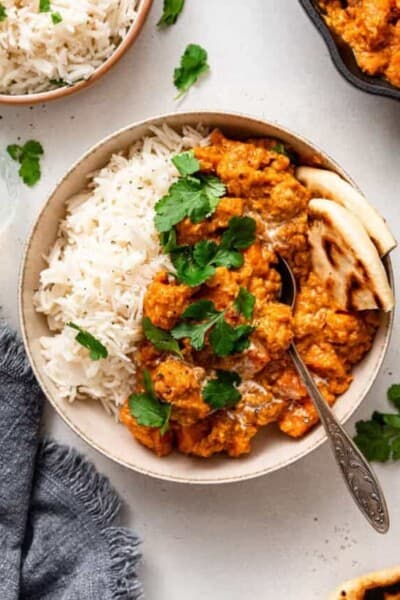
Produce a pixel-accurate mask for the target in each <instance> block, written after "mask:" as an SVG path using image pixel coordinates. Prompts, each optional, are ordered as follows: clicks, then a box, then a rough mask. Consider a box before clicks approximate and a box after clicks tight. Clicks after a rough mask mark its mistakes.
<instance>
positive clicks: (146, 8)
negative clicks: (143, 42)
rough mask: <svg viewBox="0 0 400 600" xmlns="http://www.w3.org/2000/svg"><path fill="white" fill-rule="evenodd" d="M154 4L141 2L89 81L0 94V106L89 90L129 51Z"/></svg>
mask: <svg viewBox="0 0 400 600" xmlns="http://www.w3.org/2000/svg"><path fill="white" fill-rule="evenodd" d="M152 4H153V0H139V5H138V9H137V17H136V20H135V21H134V22H133V23H132V25H131V26H130V28H129V30H128V32H127V34H126V36H125V37H124V39H123V40H122V41H121V43H120V44H119V46H117V48H116V49H115V50H114V52H113V53H112V54H111V56H109V57H108V59H107V60H106V61H105V62H103V63H102V64H101V65H100V66H99V67H98V68H97V69H95V71H93V73H92V74H91V75H90V77H89V78H88V79H85V80H84V81H79V82H77V83H75V84H73V85H71V86H65V87H61V88H57V89H55V90H50V91H48V92H38V93H37V94H16V95H10V94H0V105H1V104H5V105H11V106H18V105H19V106H21V105H33V104H39V103H40V102H51V101H53V100H60V99H61V98H66V97H67V96H71V95H72V94H75V93H77V92H80V91H82V90H85V89H87V88H88V87H90V86H91V85H93V84H94V83H95V82H96V81H98V80H99V79H100V78H101V77H103V75H105V74H106V73H108V71H109V70H110V69H111V68H112V67H113V66H114V65H115V64H116V63H117V62H118V61H119V60H120V59H121V58H122V57H123V56H124V54H125V53H126V52H127V51H128V50H129V48H130V47H131V46H132V44H133V43H134V41H135V40H136V38H137V37H138V35H139V33H140V32H141V30H142V28H143V26H144V24H145V22H146V19H147V17H148V14H149V12H150V8H151V6H152Z"/></svg>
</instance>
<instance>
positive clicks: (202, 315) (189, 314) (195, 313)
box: [182, 299, 221, 321]
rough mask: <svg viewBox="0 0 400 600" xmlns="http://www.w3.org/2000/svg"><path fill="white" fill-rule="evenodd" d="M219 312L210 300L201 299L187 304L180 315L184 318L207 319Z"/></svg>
mask: <svg viewBox="0 0 400 600" xmlns="http://www.w3.org/2000/svg"><path fill="white" fill-rule="evenodd" d="M220 314H221V312H220V311H219V310H217V309H216V308H215V306H214V302H212V301H211V300H206V299H202V300H198V301H197V302H193V304H190V306H188V307H187V309H186V310H185V311H184V312H183V314H182V317H183V318H184V319H194V320H196V321H201V320H202V319H208V318H210V317H214V316H215V315H220Z"/></svg>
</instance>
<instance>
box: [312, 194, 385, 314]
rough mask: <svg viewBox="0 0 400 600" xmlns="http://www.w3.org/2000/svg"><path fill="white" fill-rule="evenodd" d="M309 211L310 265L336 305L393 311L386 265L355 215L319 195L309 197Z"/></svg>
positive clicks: (344, 307) (342, 307)
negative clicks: (310, 198)
mask: <svg viewBox="0 0 400 600" xmlns="http://www.w3.org/2000/svg"><path fill="white" fill-rule="evenodd" d="M308 214H309V224H310V227H309V236H308V238H309V243H310V246H311V256H312V263H313V268H314V271H315V272H316V273H317V274H318V275H319V277H320V278H321V280H322V281H323V282H324V284H325V286H326V288H327V289H328V290H329V292H330V293H331V295H332V296H333V297H334V298H335V300H336V302H337V304H338V306H339V308H341V309H343V310H356V311H358V310H369V309H382V310H383V311H386V312H387V311H390V310H392V308H393V305H394V297H393V292H392V289H391V287H390V284H389V280H388V276H387V274H386V271H385V267H384V266H383V263H382V261H381V258H380V256H379V254H378V251H377V249H376V247H375V245H374V244H373V243H372V241H371V239H370V238H369V236H368V234H367V232H366V231H365V229H364V227H363V225H362V224H361V222H360V221H359V220H358V219H357V217H355V216H354V214H353V213H352V212H350V211H349V210H348V209H347V208H344V207H343V206H341V205H340V204H337V203H336V202H333V201H332V200H326V199H320V198H315V199H313V200H311V202H310V204H309V208H308Z"/></svg>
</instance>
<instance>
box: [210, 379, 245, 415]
mask: <svg viewBox="0 0 400 600" xmlns="http://www.w3.org/2000/svg"><path fill="white" fill-rule="evenodd" d="M240 383H241V379H240V377H239V375H238V374H237V373H235V372H230V371H217V378H216V379H211V380H210V381H208V383H206V385H205V386H204V387H203V390H202V396H203V399H204V401H205V402H207V404H209V405H210V406H211V407H212V408H214V409H216V410H218V409H221V408H226V407H227V406H228V407H231V406H235V405H236V404H237V403H238V402H239V400H240V399H241V397H242V395H241V393H240V392H239V390H238V389H237V386H238V385H240Z"/></svg>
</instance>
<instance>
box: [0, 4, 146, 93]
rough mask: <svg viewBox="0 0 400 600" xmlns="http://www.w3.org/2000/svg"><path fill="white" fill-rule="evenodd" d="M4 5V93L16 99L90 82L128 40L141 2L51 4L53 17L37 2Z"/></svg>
mask: <svg viewBox="0 0 400 600" xmlns="http://www.w3.org/2000/svg"><path fill="white" fill-rule="evenodd" d="M1 4H2V6H3V7H4V8H5V11H6V18H5V19H4V20H3V21H0V93H2V94H12V95H15V94H33V93H38V92H43V91H47V90H49V89H52V88H55V87H57V86H59V85H73V84H74V83H76V82H77V81H80V80H82V79H88V78H89V77H90V75H92V74H93V72H94V71H95V70H96V69H97V68H98V67H100V66H101V65H102V64H103V63H104V62H105V61H106V60H107V59H108V58H109V57H110V56H111V55H112V54H113V52H114V51H115V49H116V47H117V46H118V45H119V44H120V42H121V40H122V39H123V38H124V37H125V36H126V34H127V32H128V30H129V28H130V27H131V25H132V24H133V23H134V21H135V20H136V17H137V7H138V5H139V0H51V2H50V7H51V8H50V12H39V0H1ZM54 14H58V15H60V16H61V19H62V20H61V22H59V23H57V22H53V19H52V15H54Z"/></svg>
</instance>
